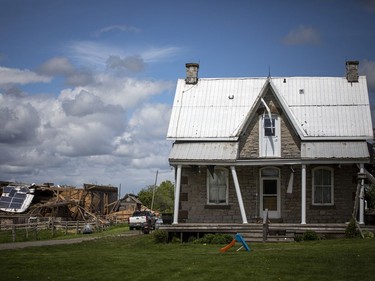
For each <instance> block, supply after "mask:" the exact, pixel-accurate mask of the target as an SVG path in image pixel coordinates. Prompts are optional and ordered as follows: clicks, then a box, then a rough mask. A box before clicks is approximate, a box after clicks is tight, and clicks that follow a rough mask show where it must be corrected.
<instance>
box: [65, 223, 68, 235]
mask: <svg viewBox="0 0 375 281" xmlns="http://www.w3.org/2000/svg"><path fill="white" fill-rule="evenodd" d="M67 234H68V221H66V222H65V235H67Z"/></svg>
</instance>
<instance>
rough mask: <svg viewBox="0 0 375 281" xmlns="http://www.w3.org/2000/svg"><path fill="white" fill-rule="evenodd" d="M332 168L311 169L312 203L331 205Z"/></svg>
mask: <svg viewBox="0 0 375 281" xmlns="http://www.w3.org/2000/svg"><path fill="white" fill-rule="evenodd" d="M333 190H334V189H333V169H332V168H329V167H318V168H315V169H313V186H312V201H313V202H312V204H313V205H333V203H334V202H333Z"/></svg>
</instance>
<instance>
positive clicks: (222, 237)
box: [193, 233, 234, 245]
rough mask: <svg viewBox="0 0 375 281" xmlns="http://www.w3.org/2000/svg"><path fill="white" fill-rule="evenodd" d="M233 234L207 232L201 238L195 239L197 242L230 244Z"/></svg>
mask: <svg viewBox="0 0 375 281" xmlns="http://www.w3.org/2000/svg"><path fill="white" fill-rule="evenodd" d="M233 239H234V238H233V235H229V234H212V233H209V234H206V235H204V236H203V237H202V238H200V239H196V240H194V242H193V243H195V244H216V245H217V244H218V245H223V244H229V243H230V242H231V241H232V240H233Z"/></svg>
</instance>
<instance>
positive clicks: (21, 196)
mask: <svg viewBox="0 0 375 281" xmlns="http://www.w3.org/2000/svg"><path fill="white" fill-rule="evenodd" d="M14 198H21V199H25V198H26V194H24V193H18V192H17V193H16V194H15V195H14Z"/></svg>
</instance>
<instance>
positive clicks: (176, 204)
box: [173, 165, 181, 224]
mask: <svg viewBox="0 0 375 281" xmlns="http://www.w3.org/2000/svg"><path fill="white" fill-rule="evenodd" d="M180 191H181V165H177V175H176V189H175V192H174V212H173V224H178V209H179V206H180Z"/></svg>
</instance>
